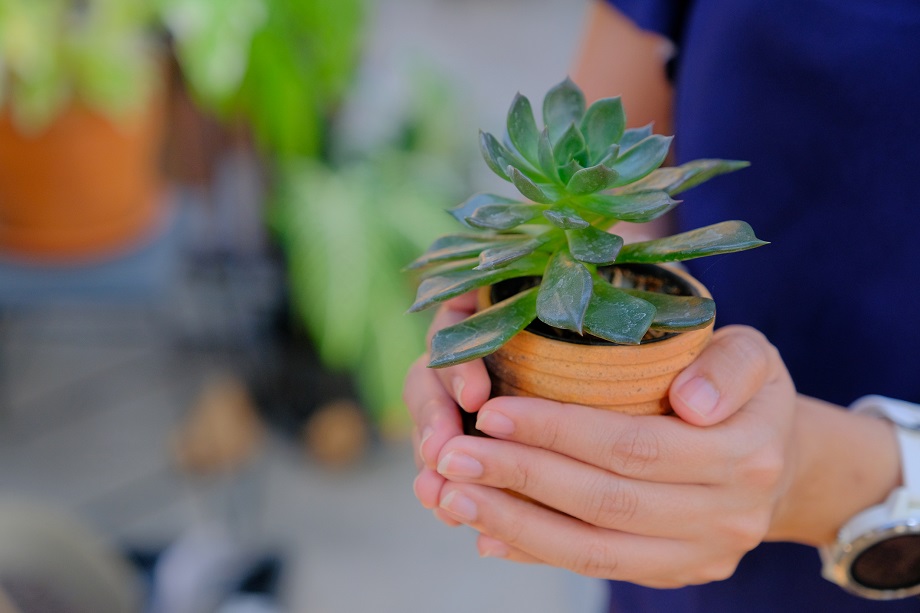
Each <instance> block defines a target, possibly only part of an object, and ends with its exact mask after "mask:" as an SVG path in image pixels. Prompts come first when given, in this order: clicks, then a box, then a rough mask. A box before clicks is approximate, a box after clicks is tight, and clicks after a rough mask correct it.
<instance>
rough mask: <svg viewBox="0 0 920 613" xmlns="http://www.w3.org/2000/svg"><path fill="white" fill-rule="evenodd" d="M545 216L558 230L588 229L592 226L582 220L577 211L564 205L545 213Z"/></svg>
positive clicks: (558, 205)
mask: <svg viewBox="0 0 920 613" xmlns="http://www.w3.org/2000/svg"><path fill="white" fill-rule="evenodd" d="M543 216H544V217H546V218H547V219H548V220H549V221H550V223H552V224H553V225H554V226H556V227H557V228H562V229H563V230H570V229H573V228H587V227H588V226H590V225H591V224H590V223H588V222H587V221H585V220H584V219H582V217H581V215H579V214H578V213H577V212H576V211H575V209H573V208H572V207H570V206H566V205H564V204H557V205H556V206H554V207H553V208H551V209H549V210H547V211H543Z"/></svg>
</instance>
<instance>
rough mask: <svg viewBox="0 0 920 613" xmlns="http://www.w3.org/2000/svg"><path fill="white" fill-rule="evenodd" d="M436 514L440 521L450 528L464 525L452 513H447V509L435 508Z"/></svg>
mask: <svg viewBox="0 0 920 613" xmlns="http://www.w3.org/2000/svg"><path fill="white" fill-rule="evenodd" d="M434 516H435V517H436V518H438V521H440V522H441V523H443V524H445V525H446V526H448V527H449V528H456V527H457V526H460V525H462V524H461V523H460V522H459V521H457V520H456V519H454V518H453V517H452V516H451V515H450V513H447V512H446V511H444V510H443V509H440V508H438V509H435V510H434Z"/></svg>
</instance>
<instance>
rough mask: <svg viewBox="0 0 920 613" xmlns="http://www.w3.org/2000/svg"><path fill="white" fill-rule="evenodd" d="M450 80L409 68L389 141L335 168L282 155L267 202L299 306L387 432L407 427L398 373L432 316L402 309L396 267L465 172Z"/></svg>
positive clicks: (406, 280)
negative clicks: (401, 115) (401, 118)
mask: <svg viewBox="0 0 920 613" xmlns="http://www.w3.org/2000/svg"><path fill="white" fill-rule="evenodd" d="M448 87H449V86H448V85H445V84H444V83H442V82H439V81H436V80H433V78H432V77H428V78H419V79H416V82H415V89H416V91H415V95H414V96H413V97H412V100H413V107H412V108H410V109H408V110H407V113H408V118H407V120H406V121H405V123H404V126H403V129H402V130H401V131H400V132H399V134H397V135H395V137H394V142H392V143H390V144H388V145H384V146H379V147H378V148H377V149H376V150H374V151H372V152H368V153H365V154H364V155H363V156H359V157H355V158H352V159H351V161H348V162H343V163H342V164H341V165H340V166H339V167H337V168H333V167H330V166H329V165H326V164H322V163H318V162H315V161H298V162H295V161H291V162H290V163H288V164H286V165H284V166H282V167H281V168H280V172H279V187H278V190H277V192H276V194H275V198H274V200H273V202H272V206H271V209H270V213H271V226H272V228H274V229H275V231H276V232H277V235H278V237H279V239H280V242H281V244H282V246H283V249H284V251H285V256H286V258H287V265H288V279H289V284H290V288H291V293H292V300H293V303H294V309H295V312H296V314H297V315H298V316H299V317H300V318H301V319H302V320H303V322H304V323H305V325H306V327H307V329H308V330H309V332H310V335H311V337H312V338H313V339H314V342H315V344H316V347H317V350H318V352H319V354H320V356H321V358H322V359H323V361H324V362H325V363H326V364H328V365H330V366H331V367H333V368H339V369H343V370H347V371H349V372H351V373H353V376H354V377H355V380H356V382H357V384H358V388H359V392H360V394H361V396H362V401H363V403H364V405H365V406H366V407H367V408H368V409H369V410H370V412H371V414H372V417H373V418H374V420H375V421H376V423H377V424H378V426H379V427H380V428H381V429H382V431H383V432H384V433H388V432H389V433H395V434H404V433H405V432H407V421H406V417H405V411H404V410H403V405H402V400H401V390H402V382H403V378H404V377H405V374H406V371H407V370H408V367H409V365H410V364H411V362H412V361H413V360H414V359H415V357H417V356H418V354H419V351H420V350H421V349H422V347H424V342H425V341H424V338H425V330H426V328H427V323H428V322H427V321H415V318H413V317H409V316H407V315H406V308H407V306H408V305H409V304H410V303H411V302H412V297H413V295H414V283H415V280H414V279H412V278H411V276H410V275H406V274H405V273H404V272H402V269H403V268H404V267H405V266H406V265H407V264H408V263H409V262H411V261H412V259H413V258H414V257H415V256H416V255H417V254H418V252H419V251H420V250H421V249H423V248H424V247H425V246H426V245H427V244H428V243H429V242H430V241H431V239H432V237H433V236H435V235H437V234H439V233H442V232H443V231H445V229H447V228H449V227H450V217H449V215H447V214H446V213H445V210H446V209H447V208H449V207H450V206H452V205H454V204H456V200H457V198H458V197H459V194H461V193H462V190H463V182H464V181H465V179H466V167H467V160H466V157H465V150H464V148H463V147H462V146H461V144H460V140H459V137H458V135H457V131H458V128H459V124H458V122H457V117H458V111H457V109H456V108H453V107H452V103H450V102H449V100H451V96H450V95H449V93H448V92H449V89H448ZM422 319H424V318H422Z"/></svg>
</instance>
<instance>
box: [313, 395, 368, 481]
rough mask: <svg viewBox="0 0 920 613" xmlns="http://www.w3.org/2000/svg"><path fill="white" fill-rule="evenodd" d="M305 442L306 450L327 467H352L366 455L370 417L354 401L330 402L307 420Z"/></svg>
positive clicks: (343, 399)
mask: <svg viewBox="0 0 920 613" xmlns="http://www.w3.org/2000/svg"><path fill="white" fill-rule="evenodd" d="M303 441H304V444H305V446H306V451H307V453H308V454H309V455H311V456H312V457H314V458H316V459H317V460H318V461H319V462H321V463H322V464H323V465H325V466H326V467H329V468H345V467H348V466H351V465H353V464H355V463H356V462H357V461H358V460H360V459H361V458H362V457H363V456H364V453H365V452H366V451H367V447H368V444H369V443H370V432H369V429H368V423H367V418H366V417H365V415H364V411H363V410H362V409H361V407H360V406H359V405H358V404H357V403H356V402H355V401H354V400H349V399H345V398H340V399H338V400H333V401H331V402H327V403H325V404H323V405H322V406H320V407H319V408H317V409H316V411H315V412H314V413H313V414H312V415H310V417H309V418H308V419H307V422H306V423H305V424H304V427H303Z"/></svg>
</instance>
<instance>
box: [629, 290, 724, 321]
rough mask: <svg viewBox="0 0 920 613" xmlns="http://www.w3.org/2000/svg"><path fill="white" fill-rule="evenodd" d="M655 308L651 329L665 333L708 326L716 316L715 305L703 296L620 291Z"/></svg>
mask: <svg viewBox="0 0 920 613" xmlns="http://www.w3.org/2000/svg"><path fill="white" fill-rule="evenodd" d="M622 291H624V292H626V293H627V294H629V295H630V296H634V297H636V298H641V299H642V300H645V301H646V302H648V303H650V304H651V305H652V306H654V307H655V318H654V319H653V320H652V325H651V327H652V328H655V329H656V330H664V331H667V332H688V331H690V330H698V329H700V328H705V327H706V326H707V325H709V322H711V321H712V320H713V319H715V316H716V303H715V302H714V301H713V300H712V299H711V298H704V297H703V296H673V295H671V294H661V293H658V292H643V291H641V290H637V289H624V290H622Z"/></svg>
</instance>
